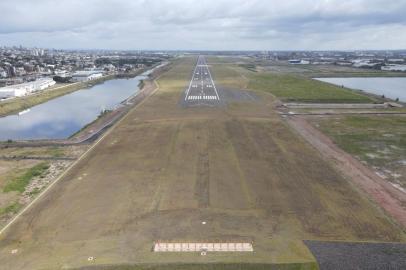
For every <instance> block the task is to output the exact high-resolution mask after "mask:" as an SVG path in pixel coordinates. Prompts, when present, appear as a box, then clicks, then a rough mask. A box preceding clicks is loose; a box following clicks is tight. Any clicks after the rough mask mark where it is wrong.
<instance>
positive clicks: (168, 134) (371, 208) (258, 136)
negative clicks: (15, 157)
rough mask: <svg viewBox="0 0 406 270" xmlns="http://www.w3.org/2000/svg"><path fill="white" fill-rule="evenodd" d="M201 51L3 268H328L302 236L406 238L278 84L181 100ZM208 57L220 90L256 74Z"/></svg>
mask: <svg viewBox="0 0 406 270" xmlns="http://www.w3.org/2000/svg"><path fill="white" fill-rule="evenodd" d="M195 61H196V59H194V58H190V57H189V58H182V59H178V60H176V62H175V63H174V64H173V67H172V69H171V70H169V71H168V72H167V73H165V74H164V75H163V76H162V77H160V79H159V80H158V85H159V87H160V89H159V91H157V92H156V93H155V94H154V95H153V96H151V97H150V98H148V99H147V100H146V101H145V102H144V103H142V105H141V106H139V107H137V108H136V109H134V110H132V111H131V112H130V113H129V114H128V115H127V116H126V117H125V118H124V119H123V120H122V121H121V122H120V123H119V124H118V125H117V126H116V127H115V128H114V129H113V130H112V131H111V133H109V134H108V135H107V136H106V137H105V138H104V139H103V140H102V141H101V142H100V143H99V144H98V145H97V146H96V147H95V148H94V149H93V150H92V151H91V152H90V153H89V154H88V155H87V156H86V157H85V158H84V159H82V160H81V161H80V162H79V163H77V164H76V165H75V166H74V168H73V169H72V170H70V171H69V172H68V173H67V174H66V175H65V176H64V177H63V178H62V179H61V180H60V182H58V183H57V184H56V185H55V186H54V187H53V188H52V189H51V190H50V192H48V193H47V194H46V195H45V196H44V197H43V198H42V199H41V200H39V201H38V203H37V204H35V205H34V206H33V207H32V208H31V209H30V210H29V211H27V212H26V213H24V214H23V215H22V216H21V218H20V219H19V220H18V221H17V222H16V223H14V224H13V225H12V226H11V227H9V229H8V230H7V231H6V232H5V233H4V234H2V235H0V262H1V263H2V265H3V266H4V267H6V268H7V269H26V268H27V267H28V268H30V269H55V268H57V269H58V268H75V267H76V268H80V267H87V266H92V265H93V266H94V265H99V266H101V265H116V264H117V265H118V266H117V267H115V266H109V267H107V268H105V269H265V268H266V269H317V263H316V261H315V258H314V257H313V255H312V254H311V253H310V251H309V250H308V249H307V247H306V246H305V245H304V243H303V242H302V240H303V239H322V240H323V239H329V240H350V241H352V240H356V241H401V242H404V241H406V235H405V232H404V228H401V227H400V226H398V225H397V224H395V223H394V222H393V221H392V220H391V219H390V218H389V217H387V216H386V215H385V214H384V213H383V212H382V211H381V210H379V208H378V207H377V206H375V205H373V204H372V203H371V202H370V200H369V199H368V198H366V197H365V196H364V195H363V194H361V193H360V192H359V191H357V190H356V189H354V187H353V186H352V185H351V184H350V183H349V182H348V181H347V180H345V179H344V178H343V177H342V176H340V175H339V174H338V173H337V172H336V171H335V170H334V169H333V168H332V167H331V166H330V165H329V164H328V163H327V162H326V161H324V160H323V159H322V158H321V157H320V155H319V154H318V153H317V152H316V151H315V150H314V149H313V148H311V147H310V146H309V145H308V144H307V143H305V142H304V141H303V140H302V139H301V138H300V137H298V136H297V135H296V134H295V133H293V132H292V131H291V130H290V128H289V127H288V126H287V125H286V124H285V123H284V122H283V121H282V120H281V119H280V118H279V116H278V114H277V113H276V112H275V111H273V109H272V104H273V102H274V100H273V99H272V98H271V97H270V96H269V95H260V94H259V100H258V101H257V102H245V101H235V102H229V103H228V104H227V106H219V107H195V108H185V107H182V106H180V105H179V102H180V98H181V94H182V92H183V91H184V90H185V88H186V87H187V85H188V84H189V79H190V76H191V73H192V70H193V67H194V64H195ZM209 64H210V65H211V66H212V67H211V68H212V71H213V72H212V73H213V76H214V78H215V80H216V82H219V83H220V85H218V87H219V89H221V88H222V86H221V84H224V86H225V87H227V88H232V87H239V86H244V83H246V82H247V80H246V78H245V77H244V76H245V73H240V71H241V70H244V68H243V67H236V66H235V65H231V66H229V64H227V63H225V62H224V61H219V62H214V61H212V59H209ZM244 72H249V71H244ZM233 77H234V79H235V80H232V78H233ZM220 91H221V90H220ZM259 93H260V92H259ZM203 221H205V222H206V224H202V222H203ZM159 240H161V241H182V242H188V241H190V242H197V241H205V242H206V241H222V242H226V241H249V242H251V241H252V242H253V246H254V250H255V251H254V252H253V253H252V254H251V253H245V254H238V253H209V254H208V255H207V256H200V255H199V254H191V253H190V254H170V253H165V254H164V253H159V254H157V253H153V252H151V248H152V245H153V242H154V241H159ZM13 249H17V250H18V252H17V253H16V254H11V250H13ZM90 256H92V257H94V260H93V261H88V257H90ZM120 265H123V266H120ZM126 265H134V266H126ZM271 267H272V268H271ZM83 269H85V268H83Z"/></svg>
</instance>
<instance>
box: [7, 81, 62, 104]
mask: <svg viewBox="0 0 406 270" xmlns="http://www.w3.org/2000/svg"><path fill="white" fill-rule="evenodd" d="M55 83H56V82H55V81H54V80H53V79H52V78H40V79H38V80H36V81H32V82H26V83H21V84H15V85H10V86H6V87H1V88H0V99H4V98H10V97H22V96H25V95H27V94H31V93H34V92H37V91H41V90H44V89H46V88H48V87H51V86H53V85H54V84H55Z"/></svg>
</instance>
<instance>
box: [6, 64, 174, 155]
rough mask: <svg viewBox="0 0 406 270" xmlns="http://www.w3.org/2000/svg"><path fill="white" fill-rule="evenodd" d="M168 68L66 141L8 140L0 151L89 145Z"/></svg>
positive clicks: (141, 97) (134, 103)
mask: <svg viewBox="0 0 406 270" xmlns="http://www.w3.org/2000/svg"><path fill="white" fill-rule="evenodd" d="M169 67H170V65H166V66H163V67H160V68H158V69H155V70H154V71H153V72H151V73H150V74H149V76H148V79H145V80H142V81H140V84H139V86H138V87H139V91H138V92H137V93H135V94H134V95H132V96H130V97H128V98H126V99H125V100H123V101H122V102H121V103H120V105H119V106H117V107H116V108H115V109H114V110H111V111H107V112H105V113H103V114H102V115H100V116H99V117H98V118H97V119H95V120H94V121H93V122H91V123H88V124H87V125H86V126H84V127H83V128H82V129H81V130H79V131H78V132H76V133H75V134H72V135H71V136H70V137H69V138H68V139H45V140H9V141H4V142H0V149H1V148H8V147H20V148H26V147H49V146H54V147H58V146H69V145H80V144H88V143H91V142H93V141H94V140H95V139H97V138H98V137H99V136H100V135H101V134H102V133H103V132H105V131H106V130H107V129H108V128H109V127H111V126H112V125H114V123H116V122H117V121H118V120H119V119H121V118H122V117H123V116H124V115H125V114H126V113H127V112H128V111H129V110H130V109H131V108H132V107H134V106H136V105H137V104H138V103H140V102H141V101H142V100H144V99H145V98H146V97H147V96H149V95H150V94H151V93H152V92H153V90H155V88H156V85H155V82H154V81H155V79H157V78H158V77H159V76H160V74H162V73H163V72H165V71H166V70H168V69H169ZM126 75H127V76H131V77H134V76H136V75H135V74H126ZM121 78H123V77H121Z"/></svg>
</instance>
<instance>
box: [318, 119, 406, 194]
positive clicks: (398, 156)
mask: <svg viewBox="0 0 406 270" xmlns="http://www.w3.org/2000/svg"><path fill="white" fill-rule="evenodd" d="M311 121H312V122H313V123H314V124H315V125H317V126H318V127H319V128H320V129H321V130H322V131H323V132H324V133H326V134H328V135H329V136H330V137H331V138H333V140H334V142H335V143H337V144H338V145H339V146H340V147H341V148H342V149H344V150H345V151H346V152H348V153H350V154H352V155H354V156H356V157H358V158H359V159H361V160H363V161H364V162H366V163H367V164H369V165H370V166H371V167H374V168H376V170H377V171H379V172H380V174H382V175H383V176H384V177H386V178H388V180H390V181H392V182H394V183H397V184H400V185H401V186H403V187H404V188H406V168H405V165H406V117H404V116H394V115H391V116H377V115H373V116H335V117H321V118H317V117H315V118H312V120H311Z"/></svg>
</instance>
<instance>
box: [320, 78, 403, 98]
mask: <svg viewBox="0 0 406 270" xmlns="http://www.w3.org/2000/svg"><path fill="white" fill-rule="evenodd" d="M315 79H316V80H319V81H323V82H328V83H332V84H336V85H339V86H341V85H344V87H348V88H352V89H357V90H363V91H365V92H368V93H372V94H376V95H379V96H381V95H385V97H388V98H391V99H396V98H399V100H400V101H403V102H406V78H405V77H403V78H402V77H386V78H368V77H365V78H315Z"/></svg>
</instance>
